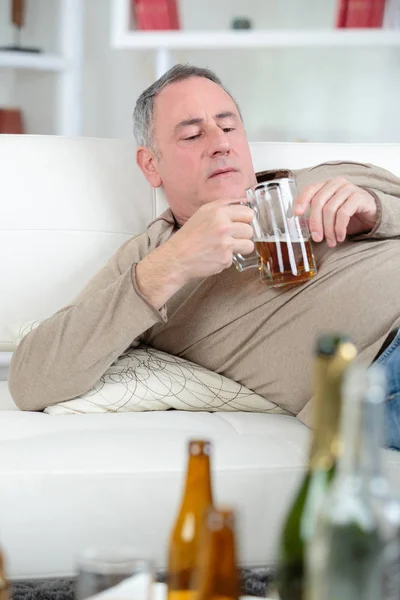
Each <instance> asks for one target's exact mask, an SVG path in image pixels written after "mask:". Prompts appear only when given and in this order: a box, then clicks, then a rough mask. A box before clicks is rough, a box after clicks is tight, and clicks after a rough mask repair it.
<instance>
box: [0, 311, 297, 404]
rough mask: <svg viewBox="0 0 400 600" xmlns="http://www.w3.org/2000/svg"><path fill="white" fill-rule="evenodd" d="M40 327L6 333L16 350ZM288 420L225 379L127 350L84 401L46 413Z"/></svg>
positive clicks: (152, 353)
mask: <svg viewBox="0 0 400 600" xmlns="http://www.w3.org/2000/svg"><path fill="white" fill-rule="evenodd" d="M38 325H39V321H25V322H24V323H19V324H13V325H12V326H10V327H9V328H8V330H9V332H12V336H13V339H14V340H15V342H16V344H18V343H19V342H20V341H21V339H22V338H23V337H24V335H26V334H27V333H29V332H30V331H32V330H33V329H35V328H36V327H37V326H38ZM170 408H175V409H178V410H192V411H209V412H214V411H250V412H267V413H280V414H288V413H287V412H286V411H285V410H283V409H281V408H280V407H278V406H277V405H276V404H274V403H273V402H270V401H269V400H266V399H265V398H263V397H262V396H260V395H258V394H255V393H254V392H252V391H251V390H249V389H248V388H246V387H244V386H243V385H241V384H239V383H236V382H235V381H233V380H232V379H229V378H228V377H224V376H223V375H219V374H218V373H215V372H214V371H210V370H209V369H206V368H204V367H201V366H199V365H197V364H195V363H193V362H190V361H188V360H185V359H183V358H179V357H177V356H173V355H171V354H168V353H166V352H162V351H160V350H155V349H154V348H150V347H147V346H138V347H135V348H133V347H132V348H130V349H129V350H128V351H127V352H126V353H124V354H123V355H122V356H120V357H119V358H118V359H117V360H116V361H115V362H114V363H113V364H112V365H111V366H110V367H109V368H108V369H107V371H106V372H105V373H104V375H103V376H102V377H101V378H100V380H99V381H98V382H97V383H96V385H94V386H93V388H92V389H90V390H89V391H88V392H86V393H85V394H83V395H82V396H78V397H77V398H74V399H73V400H66V401H65V402H60V403H58V404H54V405H53V406H49V407H48V408H46V409H45V412H47V413H48V414H50V415H61V414H83V413H105V412H137V411H150V410H152V411H154V410H168V409H170Z"/></svg>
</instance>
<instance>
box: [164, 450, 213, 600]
mask: <svg viewBox="0 0 400 600" xmlns="http://www.w3.org/2000/svg"><path fill="white" fill-rule="evenodd" d="M210 454H211V444H210V442H208V441H206V440H191V441H190V442H189V446H188V466H187V473H186V483H185V489H184V493H183V498H182V501H181V505H180V508H179V511H178V516H177V518H176V521H175V524H174V526H173V528H172V532H171V536H170V541H169V548H168V572H167V587H168V598H167V600H189V598H190V599H191V598H193V594H194V587H193V586H194V585H195V582H196V570H197V557H198V547H199V535H200V530H201V525H202V522H203V518H204V514H205V511H206V509H207V508H209V507H210V506H212V489H211V475H210Z"/></svg>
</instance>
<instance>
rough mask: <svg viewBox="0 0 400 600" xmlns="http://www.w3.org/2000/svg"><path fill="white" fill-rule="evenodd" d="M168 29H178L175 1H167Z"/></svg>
mask: <svg viewBox="0 0 400 600" xmlns="http://www.w3.org/2000/svg"><path fill="white" fill-rule="evenodd" d="M168 12H169V25H170V26H169V28H170V29H180V24H179V15H178V6H177V0H168Z"/></svg>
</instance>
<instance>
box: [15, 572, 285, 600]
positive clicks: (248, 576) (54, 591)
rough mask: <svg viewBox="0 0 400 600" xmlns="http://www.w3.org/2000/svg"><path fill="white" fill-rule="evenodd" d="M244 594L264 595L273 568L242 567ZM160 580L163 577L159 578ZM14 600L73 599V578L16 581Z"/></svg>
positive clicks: (267, 591) (270, 580) (267, 588)
mask: <svg viewBox="0 0 400 600" xmlns="http://www.w3.org/2000/svg"><path fill="white" fill-rule="evenodd" d="M240 576H241V586H242V592H241V593H242V594H243V595H249V596H260V597H264V598H265V596H266V595H267V594H268V593H269V589H270V587H271V583H272V579H273V577H272V570H271V569H267V568H260V569H241V571H240ZM157 579H158V580H159V581H161V580H162V577H158V578H157ZM11 593H12V600H73V599H74V580H73V579H34V580H26V581H14V582H12V584H11Z"/></svg>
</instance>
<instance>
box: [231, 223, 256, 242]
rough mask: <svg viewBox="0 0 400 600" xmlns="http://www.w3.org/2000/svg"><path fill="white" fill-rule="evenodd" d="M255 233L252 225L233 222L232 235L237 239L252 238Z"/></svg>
mask: <svg viewBox="0 0 400 600" xmlns="http://www.w3.org/2000/svg"><path fill="white" fill-rule="evenodd" d="M253 235H254V231H253V228H252V226H251V225H248V224H247V223H239V222H235V223H233V224H232V230H231V236H232V237H233V238H235V239H236V240H251V239H252V237H253Z"/></svg>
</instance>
